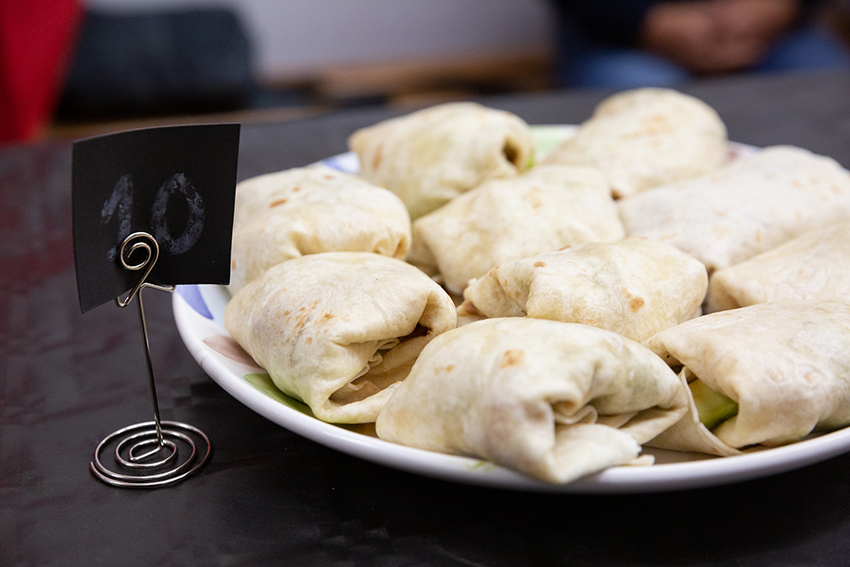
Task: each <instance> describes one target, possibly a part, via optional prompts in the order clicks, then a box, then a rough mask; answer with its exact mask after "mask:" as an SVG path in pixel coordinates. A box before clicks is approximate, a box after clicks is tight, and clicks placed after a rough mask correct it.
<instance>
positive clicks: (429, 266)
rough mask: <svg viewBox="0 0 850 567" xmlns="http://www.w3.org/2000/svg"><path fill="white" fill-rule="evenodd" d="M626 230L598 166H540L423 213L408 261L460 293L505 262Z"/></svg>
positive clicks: (609, 237) (609, 239) (605, 238)
mask: <svg viewBox="0 0 850 567" xmlns="http://www.w3.org/2000/svg"><path fill="white" fill-rule="evenodd" d="M624 234H625V233H624V230H623V224H622V222H620V218H619V216H618V214H617V207H616V205H615V204H614V200H613V199H612V198H611V195H610V192H609V189H608V184H607V182H606V180H605V176H603V175H602V173H601V172H599V170H597V169H594V168H590V167H576V166H565V165H548V166H543V165H541V166H538V167H535V168H533V169H532V170H530V171H528V172H527V173H524V174H522V175H520V176H517V177H513V178H510V179H493V180H490V181H488V182H486V183H484V184H482V185H481V186H480V187H478V188H477V189H475V190H473V191H469V192H468V193H464V194H463V195H461V196H460V197H458V198H456V199H454V200H453V201H451V202H450V203H447V204H446V205H444V206H442V207H440V208H439V209H437V210H436V211H434V212H432V213H430V214H428V215H425V216H424V217H421V218H419V219H416V220H415V221H414V222H413V246H412V248H411V251H410V255H409V257H408V261H409V262H411V263H413V264H415V265H417V266H419V267H421V268H422V269H423V271H426V272H427V273H429V274H439V275H440V277H442V279H443V283H444V285H445V286H446V287H447V288H448V289H449V291H451V292H453V293H461V292H462V291H463V288H464V287H466V284H467V282H468V281H469V280H470V279H472V278H477V277H481V276H483V275H484V274H486V273H487V271H488V270H489V269H490V268H492V267H493V266H495V265H496V264H498V263H500V262H507V261H509V260H515V259H518V258H525V257H528V256H533V255H535V254H541V253H543V252H552V251H555V250H560V249H561V248H564V247H565V246H571V245H574V244H581V243H583V242H596V241H602V242H613V241H615V240H619V239H621V238H622V237H623V236H624Z"/></svg>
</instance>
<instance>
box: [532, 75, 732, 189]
mask: <svg viewBox="0 0 850 567" xmlns="http://www.w3.org/2000/svg"><path fill="white" fill-rule="evenodd" d="M727 143H728V140H727V135H726V126H725V125H724V124H723V121H722V120H721V119H720V117H719V116H718V115H717V113H716V112H715V111H714V109H712V108H711V107H710V106H708V105H707V104H705V103H704V102H702V101H701V100H699V99H696V98H694V97H692V96H689V95H685V94H682V93H680V92H677V91H674V90H670V89H661V88H642V89H635V90H631V91H625V92H622V93H618V94H615V95H613V96H611V97H609V98H607V99H605V100H604V101H602V103H600V104H599V106H598V107H597V108H596V110H595V111H594V113H593V116H591V118H590V119H588V120H587V121H586V122H584V123H583V124H581V125H580V127H579V129H578V131H577V132H576V134H575V136H573V137H572V138H570V139H568V140H566V141H564V142H562V143H561V144H560V145H559V146H558V147H557V148H556V149H555V150H553V151H552V153H550V154H549V155H548V156H547V157H546V159H545V160H544V163H564V164H571V165H591V166H595V167H598V168H599V169H601V170H602V171H603V172H605V174H606V175H607V176H608V179H609V181H610V184H611V190H612V192H613V195H614V196H615V197H617V198H619V197H628V196H630V195H634V194H635V193H637V192H639V191H643V190H645V189H649V188H651V187H657V186H659V185H665V184H668V183H672V182H674V181H679V180H681V179H688V178H691V177H697V176H700V175H704V174H706V173H710V172H712V171H714V170H715V169H717V168H718V167H720V165H722V164H723V163H724V162H725V161H726V153H727Z"/></svg>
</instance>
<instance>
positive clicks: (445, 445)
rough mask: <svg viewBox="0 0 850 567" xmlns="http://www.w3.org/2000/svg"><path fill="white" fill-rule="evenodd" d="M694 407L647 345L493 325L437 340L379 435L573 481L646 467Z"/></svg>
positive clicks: (529, 324)
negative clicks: (647, 455)
mask: <svg viewBox="0 0 850 567" xmlns="http://www.w3.org/2000/svg"><path fill="white" fill-rule="evenodd" d="M686 406H687V396H686V394H685V392H684V386H683V385H682V384H681V382H679V380H678V378H677V377H676V375H675V374H674V373H673V372H672V371H671V370H670V368H668V367H667V365H666V364H664V362H663V361H662V360H661V359H659V358H658V357H657V356H655V355H654V354H652V353H651V352H649V351H648V350H647V349H646V348H644V347H643V346H641V345H640V344H639V343H636V342H634V341H631V340H629V339H626V338H625V337H622V336H620V335H617V334H614V333H611V332H609V331H604V330H602V329H597V328H595V327H589V326H586V325H577V324H572V323H561V322H558V321H546V320H541V319H526V318H504V319H487V320H484V321H478V322H476V323H471V324H469V325H466V326H464V327H460V328H458V329H455V330H453V331H449V332H447V333H444V334H443V335H441V336H439V337H437V338H436V339H434V341H432V342H431V343H430V344H429V345H428V346H427V347H426V348H425V349H424V350H423V351H422V354H421V355H420V357H419V360H418V361H417V362H416V364H415V365H414V367H413V369H412V370H411V372H410V375H409V376H408V377H407V379H406V380H405V381H404V382H403V383H402V384H401V386H400V387H399V388H398V389H397V390H396V391H395V393H394V394H393V396H392V397H391V398H390V400H389V402H388V403H387V405H386V406H385V407H384V409H383V410H382V411H381V413H380V415H379V416H378V420H377V422H376V429H377V433H378V436H379V437H380V438H382V439H385V440H387V441H392V442H395V443H400V444H404V445H409V446H412V447H418V448H421V449H427V450H430V451H438V452H442V453H449V454H458V455H469V456H475V457H480V458H482V459H486V460H490V461H492V462H494V463H497V464H500V465H502V466H505V467H508V468H511V469H514V470H517V471H519V472H522V473H525V474H528V475H531V476H533V477H537V478H539V479H542V480H545V481H549V482H556V483H566V482H570V481H573V480H576V479H578V478H579V477H582V476H584V475H588V474H592V473H595V472H598V471H601V470H603V469H605V468H607V467H611V466H615V465H622V464H632V463H636V459H638V455H639V453H640V451H641V447H640V446H641V444H642V443H644V442H645V441H648V440H649V439H651V438H652V437H654V436H655V435H657V434H658V433H659V432H661V431H663V430H664V429H666V428H667V427H669V426H670V425H672V424H673V423H675V422H676V421H677V420H679V419H680V418H681V417H682V416H683V415H684V413H685V411H686ZM638 462H639V461H638ZM650 462H651V460H650Z"/></svg>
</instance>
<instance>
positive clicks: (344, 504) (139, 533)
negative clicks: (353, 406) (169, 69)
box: [0, 74, 850, 567]
mask: <svg viewBox="0 0 850 567" xmlns="http://www.w3.org/2000/svg"><path fill="white" fill-rule="evenodd" d="M683 90H684V91H686V92H689V93H691V94H694V95H696V96H698V97H700V98H702V99H703V100H705V101H706V102H708V103H709V104H710V105H712V106H713V107H714V108H715V109H717V111H718V112H719V113H720V115H721V117H722V118H723V119H724V121H725V122H726V124H727V126H728V129H729V136H730V138H731V139H733V140H736V141H740V142H745V143H750V144H755V145H760V146H764V145H774V144H794V145H798V146H802V147H806V148H809V149H811V150H813V151H815V152H818V153H822V154H827V155H830V156H832V157H834V158H836V159H837V160H838V161H839V162H841V163H842V164H843V165H844V166H845V167H848V166H850V75H829V74H826V75H824V74H812V75H792V76H772V77H762V78H759V77H747V78H735V79H724V80H716V81H710V82H701V83H694V84H692V85H690V86H688V87H686V88H683ZM606 94H608V93H605V92H563V93H560V92H559V93H545V94H534V95H521V96H506V97H499V98H491V99H486V100H485V101H484V102H485V103H487V104H489V105H490V106H494V107H500V108H504V109H507V110H511V111H513V112H516V113H517V114H519V115H520V116H522V117H523V118H524V119H526V120H527V121H528V122H530V123H532V124H553V123H577V122H580V121H582V120H584V119H586V118H587V117H588V116H589V114H590V112H591V110H592V108H593V106H594V105H595V104H596V103H597V102H599V101H600V100H601V99H602V98H603V97H604V96H605V95H606ZM401 112H402V111H400V110H398V109H395V110H393V109H387V108H370V109H361V110H351V111H344V112H338V113H333V114H329V115H323V116H320V117H314V118H307V119H302V120H296V121H290V122H284V123H278V124H258V125H246V126H244V127H243V131H242V141H241V147H240V165H239V177H240V179H244V178H246V177H250V176H253V175H257V174H260V173H265V172H269V171H275V170H280V169H285V168H289V167H294V166H299V165H305V164H308V163H310V162H313V161H315V160H318V159H320V158H323V157H327V156H329V155H333V154H336V153H339V152H343V151H345V150H346V145H345V143H346V137H347V136H348V134H350V133H351V132H352V131H354V130H355V129H356V128H358V127H361V126H365V125H368V124H371V123H374V122H377V121H378V120H380V119H383V118H386V117H388V116H390V115H393V114H399V113H401ZM70 168H71V152H70V144H69V143H62V142H46V143H40V144H36V145H32V146H21V147H13V148H7V149H4V150H2V151H0V194H2V202H0V565H2V566H5V565H10V566H11V565H146V566H155V565H195V564H197V565H267V564H268V565H272V564H275V565H276V564H281V565H376V566H384V565H387V566H389V565H393V566H394V565H488V566H497V565H499V566H501V565H504V566H512V567H513V566H524V565H556V564H564V565H609V564H610V565H747V566H750V565H771V566H792V565H793V566H799V565H850V454H848V455H845V456H839V457H835V458H832V459H829V460H827V461H825V462H822V463H819V464H816V465H812V466H808V467H805V468H803V469H800V470H797V471H793V472H787V473H783V474H779V475H776V476H771V477H767V478H763V479H759V480H752V481H746V482H740V483H734V484H729V485H725V486H718V487H713V488H705V489H692V490H683V491H670V492H660V493H652V494H630V495H629V494H619V495H553V494H539V493H523V492H514V491H508V490H498V489H489V488H482V487H474V486H466V485H460V484H454V483H450V482H445V481H441V480H434V479H429V478H425V477H420V476H417V475H414V474H409V473H404V472H399V471H396V470H394V469H390V468H386V467H383V466H379V465H376V464H372V463H369V462H365V461H362V460H359V459H357V458H354V457H350V456H347V455H344V454H341V453H338V452H336V451H334V450H331V449H328V448H325V447H323V446H320V445H318V444H316V443H313V442H311V441H308V440H306V439H303V438H301V437H299V436H297V435H295V434H293V433H291V432H289V431H287V430H286V429H283V428H281V427H279V426H277V425H275V424H273V423H271V422H270V421H267V420H266V419H265V418H263V417H260V416H259V415H257V414H255V413H254V412H253V411H251V410H249V409H248V408H246V407H245V406H243V405H242V404H240V403H239V402H237V401H236V400H235V399H233V398H232V397H231V396H230V395H228V394H227V393H226V392H225V391H224V390H222V389H221V388H220V387H219V386H218V385H216V383H215V382H213V381H212V380H211V379H210V378H209V377H208V376H206V375H205V374H204V372H203V371H202V370H201V369H200V367H199V366H198V365H197V364H196V363H195V361H194V360H193V359H192V357H191V356H190V354H189V352H188V351H187V350H186V348H185V347H184V346H183V343H182V342H181V340H180V338H179V336H178V333H177V329H176V327H175V324H174V319H173V316H172V312H171V297H170V296H169V295H168V294H165V293H160V292H156V291H149V292H145V306H146V310H147V321H148V327H149V331H150V333H151V352H152V355H153V361H154V368H155V371H156V377H157V389H158V394H159V403H160V410H161V412H162V415H163V418H164V419H174V420H179V421H185V422H187V423H190V424H192V425H195V426H197V427H199V428H200V429H202V430H203V431H204V432H206V434H207V435H209V437H210V438H211V439H212V442H213V446H214V449H213V455H212V459H211V461H210V462H209V463H208V464H207V465H206V467H205V468H204V469H202V470H201V472H200V473H199V474H198V475H196V476H193V477H191V478H189V479H188V480H186V481H185V482H183V483H180V484H177V485H175V486H173V487H169V488H164V489H157V490H126V489H118V488H112V487H109V486H106V485H105V484H102V483H100V482H98V481H97V480H95V479H94V478H93V476H92V475H91V474H90V472H89V470H88V464H89V461H90V459H91V457H92V452H93V450H94V448H95V446H96V445H97V444H98V442H100V440H101V439H102V438H103V437H104V436H105V435H106V434H108V433H110V432H112V431H114V430H116V429H118V428H121V427H124V426H127V425H130V424H133V423H137V422H139V421H148V420H149V419H150V418H151V417H150V416H151V401H150V395H149V393H148V390H147V374H146V370H145V363H144V357H143V350H142V348H141V341H140V337H139V334H140V329H139V324H138V320H137V316H136V314H135V312H134V310H122V309H118V308H116V307H115V306H114V304H108V305H104V306H101V307H98V308H96V309H94V310H92V311H90V312H87V313H86V314H85V315H81V314H80V309H79V306H78V302H77V296H76V282H75V276H74V260H73V252H72V248H71V210H70Z"/></svg>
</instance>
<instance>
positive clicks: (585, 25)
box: [551, 0, 850, 88]
mask: <svg viewBox="0 0 850 567" xmlns="http://www.w3.org/2000/svg"><path fill="white" fill-rule="evenodd" d="M551 1H552V3H553V5H554V7H555V10H556V13H557V16H558V19H559V26H558V27H559V32H558V35H559V37H558V53H557V57H556V59H557V63H556V66H557V68H556V75H557V80H558V82H559V83H560V85H561V86H567V87H608V88H635V87H640V86H661V87H674V86H676V85H678V84H680V83H683V82H685V81H687V80H689V79H691V78H694V77H697V76H713V75H724V74H730V73H736V72H741V71H752V72H760V71H761V72H768V71H790V70H800V69H826V68H833V69H835V68H840V69H850V50H848V47H847V45H845V44H843V43H842V42H841V40H840V39H839V38H837V37H835V36H834V35H832V34H831V33H830V32H829V31H828V30H827V29H825V27H823V26H819V25H816V23H815V22H814V21H813V16H814V10H815V8H816V7H818V5H819V4H821V2H818V1H817V0H682V1H669V0H667V1H660V2H659V1H652V0H551Z"/></svg>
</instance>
